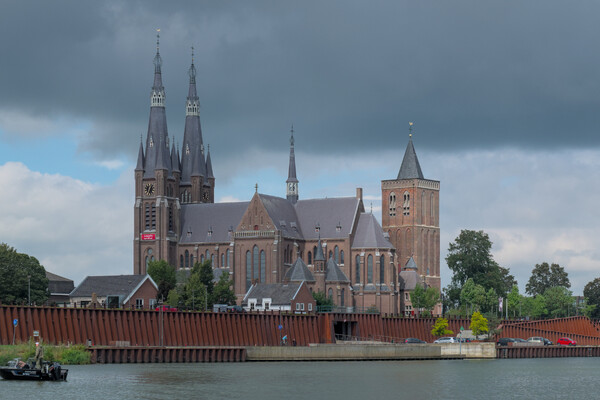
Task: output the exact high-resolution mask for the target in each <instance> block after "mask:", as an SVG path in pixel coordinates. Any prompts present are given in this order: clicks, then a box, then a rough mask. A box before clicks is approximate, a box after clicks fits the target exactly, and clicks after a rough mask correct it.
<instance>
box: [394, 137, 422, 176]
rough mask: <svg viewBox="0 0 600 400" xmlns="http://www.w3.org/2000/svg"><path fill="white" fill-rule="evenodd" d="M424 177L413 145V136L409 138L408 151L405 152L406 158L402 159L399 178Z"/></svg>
mask: <svg viewBox="0 0 600 400" xmlns="http://www.w3.org/2000/svg"><path fill="white" fill-rule="evenodd" d="M414 178H418V179H424V178H423V172H422V171H421V165H420V164H419V159H418V158H417V153H416V152H415V147H414V146H413V142H412V138H411V139H409V140H408V145H407V146H406V151H405V152H404V158H403V159H402V165H401V166H400V171H398V179H414Z"/></svg>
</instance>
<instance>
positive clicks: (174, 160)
mask: <svg viewBox="0 0 600 400" xmlns="http://www.w3.org/2000/svg"><path fill="white" fill-rule="evenodd" d="M175 147H176V146H175V145H174V144H173V145H172V146H171V169H172V172H180V171H181V167H180V166H179V157H178V156H177V151H176V150H175Z"/></svg>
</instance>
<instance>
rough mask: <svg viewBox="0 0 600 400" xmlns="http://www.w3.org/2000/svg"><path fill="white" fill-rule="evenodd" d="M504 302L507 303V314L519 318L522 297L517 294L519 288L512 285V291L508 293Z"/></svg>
mask: <svg viewBox="0 0 600 400" xmlns="http://www.w3.org/2000/svg"><path fill="white" fill-rule="evenodd" d="M506 302H507V303H508V304H507V306H508V312H509V313H512V315H513V317H516V316H517V313H518V314H519V316H521V310H522V307H523V296H521V294H520V293H519V287H518V286H517V285H513V287H512V289H511V290H510V292H509V293H508V295H507V297H506Z"/></svg>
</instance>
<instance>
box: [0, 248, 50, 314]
mask: <svg viewBox="0 0 600 400" xmlns="http://www.w3.org/2000/svg"><path fill="white" fill-rule="evenodd" d="M29 298H31V304H38V305H41V304H44V303H45V302H46V300H48V278H46V270H45V269H44V267H43V266H42V265H41V264H40V262H39V261H38V260H37V259H36V258H35V257H32V256H29V255H27V254H23V253H17V251H16V250H15V249H14V248H12V247H10V246H9V245H7V244H6V243H0V302H2V303H5V304H15V303H22V304H27V302H28V299H29Z"/></svg>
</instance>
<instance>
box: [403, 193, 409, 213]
mask: <svg viewBox="0 0 600 400" xmlns="http://www.w3.org/2000/svg"><path fill="white" fill-rule="evenodd" d="M402 213H403V214H404V215H410V194H409V193H408V192H404V203H403V204H402Z"/></svg>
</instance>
